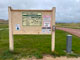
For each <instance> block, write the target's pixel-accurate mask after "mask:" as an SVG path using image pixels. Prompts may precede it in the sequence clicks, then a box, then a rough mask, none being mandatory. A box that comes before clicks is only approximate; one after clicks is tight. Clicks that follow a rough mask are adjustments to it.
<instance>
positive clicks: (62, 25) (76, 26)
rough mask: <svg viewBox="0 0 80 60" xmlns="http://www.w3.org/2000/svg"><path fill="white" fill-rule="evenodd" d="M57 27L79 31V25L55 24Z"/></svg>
mask: <svg viewBox="0 0 80 60" xmlns="http://www.w3.org/2000/svg"><path fill="white" fill-rule="evenodd" d="M56 26H57V27H66V28H73V29H80V23H56Z"/></svg>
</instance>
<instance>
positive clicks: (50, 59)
mask: <svg viewBox="0 0 80 60" xmlns="http://www.w3.org/2000/svg"><path fill="white" fill-rule="evenodd" d="M21 60H80V57H79V58H69V57H56V58H54V57H52V56H50V55H48V56H44V57H43V58H42V59H36V58H34V57H33V58H25V59H24V58H23V59H21Z"/></svg>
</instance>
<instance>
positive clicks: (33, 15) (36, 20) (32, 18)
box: [22, 12, 42, 26]
mask: <svg viewBox="0 0 80 60" xmlns="http://www.w3.org/2000/svg"><path fill="white" fill-rule="evenodd" d="M22 24H23V26H41V25H42V13H41V12H22Z"/></svg>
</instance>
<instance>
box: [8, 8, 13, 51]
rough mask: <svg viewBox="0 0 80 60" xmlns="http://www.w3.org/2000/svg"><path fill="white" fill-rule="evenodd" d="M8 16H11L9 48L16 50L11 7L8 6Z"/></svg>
mask: <svg viewBox="0 0 80 60" xmlns="http://www.w3.org/2000/svg"><path fill="white" fill-rule="evenodd" d="M8 18H9V50H10V51H13V50H14V46H13V45H14V42H13V32H12V21H11V7H8Z"/></svg>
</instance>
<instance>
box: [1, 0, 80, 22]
mask: <svg viewBox="0 0 80 60" xmlns="http://www.w3.org/2000/svg"><path fill="white" fill-rule="evenodd" d="M8 6H12V7H13V8H14V9H52V7H56V21H57V22H67V21H68V22H69V21H70V22H72V21H80V17H79V16H80V0H0V19H8Z"/></svg>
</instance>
